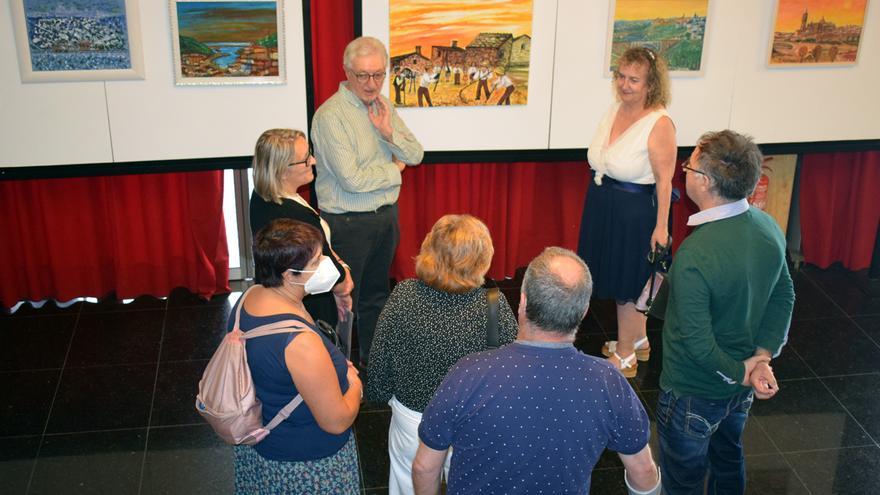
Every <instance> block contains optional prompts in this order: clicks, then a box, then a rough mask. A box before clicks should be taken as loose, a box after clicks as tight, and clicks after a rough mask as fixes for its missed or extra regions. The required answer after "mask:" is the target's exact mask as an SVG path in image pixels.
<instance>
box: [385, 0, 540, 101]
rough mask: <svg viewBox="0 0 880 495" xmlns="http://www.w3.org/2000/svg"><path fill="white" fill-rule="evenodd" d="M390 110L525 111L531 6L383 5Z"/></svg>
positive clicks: (414, 0)
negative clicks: (489, 108)
mask: <svg viewBox="0 0 880 495" xmlns="http://www.w3.org/2000/svg"><path fill="white" fill-rule="evenodd" d="M388 9H389V24H388V25H389V32H388V37H389V44H388V51H389V54H390V57H391V60H390V63H389V69H390V74H389V77H388V84H389V95H392V96H391V101H392V102H393V103H394V105H395V106H397V107H434V106H438V107H440V106H445V107H473V106H487V105H495V106H497V105H502V106H506V105H526V104H528V101H529V67H530V60H531V48H532V0H507V1H504V2H486V1H485V0H460V1H456V2H437V1H436V0H389V6H388Z"/></svg>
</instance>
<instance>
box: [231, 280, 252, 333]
mask: <svg viewBox="0 0 880 495" xmlns="http://www.w3.org/2000/svg"><path fill="white" fill-rule="evenodd" d="M254 287H256V285H252V286H250V287H249V288H248V290H246V291H244V293H242V295H241V298H240V299H239V300H238V306H236V308H235V324H234V325H233V326H232V331H233V332H234V331H236V330H239V331H240V330H241V325H240V324H239V323H240V322H241V308H243V307H244V300H245V299H247V296H248V294H250V292H251V290H253V288H254Z"/></svg>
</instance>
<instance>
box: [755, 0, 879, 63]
mask: <svg viewBox="0 0 880 495" xmlns="http://www.w3.org/2000/svg"><path fill="white" fill-rule="evenodd" d="M867 5H868V0H846V1H844V0H778V2H777V4H776V17H775V19H774V21H773V35H772V36H771V38H770V48H769V51H770V56H769V60H768V65H770V66H771V67H773V66H803V65H824V66H830V65H855V64H856V61H857V60H858V56H859V44H860V42H861V39H862V28H863V26H864V22H865V9H866V8H867Z"/></svg>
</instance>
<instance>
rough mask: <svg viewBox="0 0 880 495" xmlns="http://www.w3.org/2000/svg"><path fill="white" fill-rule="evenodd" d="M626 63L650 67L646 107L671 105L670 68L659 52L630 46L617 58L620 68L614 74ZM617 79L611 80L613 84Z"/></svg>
mask: <svg viewBox="0 0 880 495" xmlns="http://www.w3.org/2000/svg"><path fill="white" fill-rule="evenodd" d="M625 65H644V66H645V67H647V68H648V97H647V98H646V99H645V108H654V107H658V106H659V107H667V106H669V104H670V103H671V102H672V94H671V93H670V89H669V68H668V67H667V65H666V60H664V59H663V57H662V56H660V54H659V53H657V52H655V51H654V50H652V49H650V48H645V47H633V48H629V49H627V50H626V51H625V52H623V54H622V55H621V56H620V57H618V58H617V65H616V66H617V68H618V69H615V70H614V75H615V76H617V75H619V74H620V72H619V68H620V67H623V66H625ZM615 79H616V77H615V78H614V79H612V80H611V84H612V85H614V83H615ZM615 94H616V93H615Z"/></svg>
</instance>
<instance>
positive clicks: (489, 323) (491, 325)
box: [486, 287, 501, 349]
mask: <svg viewBox="0 0 880 495" xmlns="http://www.w3.org/2000/svg"><path fill="white" fill-rule="evenodd" d="M499 297H501V291H499V290H498V287H492V288H491V289H488V290H487V291H486V301H487V302H488V307H489V309H488V311H489V313H488V317H487V319H486V345H487V346H488V347H489V349H497V348H498V344H499V340H500V339H499V338H498V299H499Z"/></svg>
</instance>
